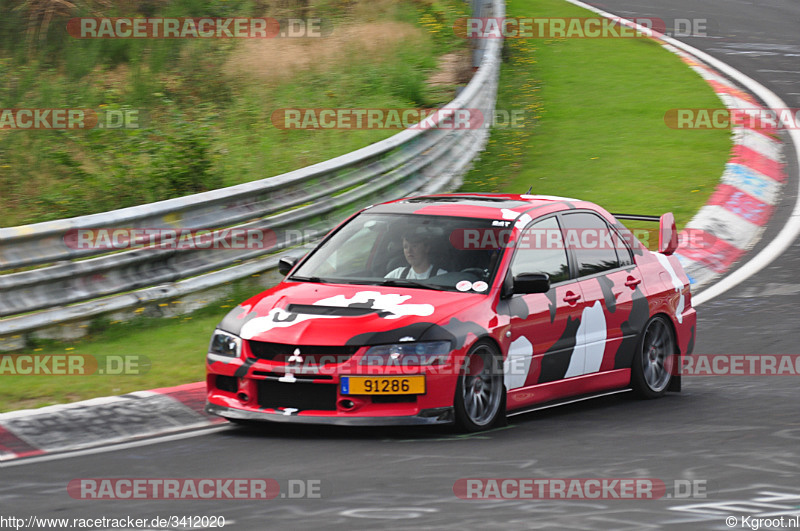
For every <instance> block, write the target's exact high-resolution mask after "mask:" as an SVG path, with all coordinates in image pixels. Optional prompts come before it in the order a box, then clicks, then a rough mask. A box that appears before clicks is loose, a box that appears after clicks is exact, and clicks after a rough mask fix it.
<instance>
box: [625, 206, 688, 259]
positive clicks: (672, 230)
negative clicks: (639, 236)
mask: <svg viewBox="0 0 800 531" xmlns="http://www.w3.org/2000/svg"><path fill="white" fill-rule="evenodd" d="M611 215H612V216H614V217H615V218H617V219H627V220H631V221H652V222H656V221H657V222H658V252H659V253H661V254H665V255H667V256H669V255H671V254H672V253H674V252H675V249H677V248H678V229H677V228H676V226H675V216H673V215H672V212H667V213H666V214H663V215H661V216H645V215H641V214H611Z"/></svg>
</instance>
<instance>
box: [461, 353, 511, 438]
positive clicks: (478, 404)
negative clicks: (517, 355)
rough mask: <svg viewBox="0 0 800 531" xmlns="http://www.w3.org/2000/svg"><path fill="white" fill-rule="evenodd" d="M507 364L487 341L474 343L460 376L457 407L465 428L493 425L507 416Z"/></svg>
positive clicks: (472, 429)
mask: <svg viewBox="0 0 800 531" xmlns="http://www.w3.org/2000/svg"><path fill="white" fill-rule="evenodd" d="M505 393H506V388H505V385H504V383H503V366H502V362H501V358H500V353H499V352H498V351H497V348H496V347H495V346H494V345H493V344H491V343H489V342H485V341H481V342H479V343H477V344H476V345H475V346H473V347H472V348H471V349H470V351H469V353H468V354H467V357H466V358H465V359H464V365H463V367H462V368H461V371H460V372H459V375H458V382H457V384H456V396H455V399H454V403H453V405H454V408H455V416H456V425H457V426H458V427H459V428H460V429H461V430H464V431H480V430H485V429H487V428H490V427H491V426H493V425H494V424H495V423H499V422H501V420H502V419H504V418H505Z"/></svg>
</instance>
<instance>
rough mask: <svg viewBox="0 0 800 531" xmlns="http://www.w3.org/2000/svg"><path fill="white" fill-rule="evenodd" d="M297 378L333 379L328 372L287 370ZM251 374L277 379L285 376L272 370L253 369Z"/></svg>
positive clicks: (283, 373)
mask: <svg viewBox="0 0 800 531" xmlns="http://www.w3.org/2000/svg"><path fill="white" fill-rule="evenodd" d="M289 372H290V373H292V375H293V376H294V377H295V379H297V380H333V376H331V375H330V374H318V373H315V372H310V373H305V374H304V373H300V372H296V371H289ZM253 376H258V377H260V378H272V379H274V380H277V379H278V378H283V377H285V376H286V373H285V372H274V371H253Z"/></svg>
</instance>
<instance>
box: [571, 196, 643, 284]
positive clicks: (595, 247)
mask: <svg viewBox="0 0 800 531" xmlns="http://www.w3.org/2000/svg"><path fill="white" fill-rule="evenodd" d="M562 220H563V222H564V239H565V241H566V244H567V247H569V248H570V249H572V252H573V253H574V255H575V261H576V265H577V267H578V276H582V277H583V276H586V275H594V274H596V273H602V272H603V271H608V270H609V269H616V268H618V267H620V260H619V257H618V255H617V249H616V247H620V246H621V245H622V243H621V241H620V238H619V236H618V235H617V233H616V232H615V231H614V230H613V229H612V228H611V227H609V226H608V223H606V221H605V220H604V219H603V218H601V217H600V216H598V215H597V214H592V213H590V212H574V213H570V214H564V215H563V216H562ZM623 247H624V246H623ZM627 253H628V250H627V249H625V248H623V249H620V254H621V255H622V256H623V257H624V258H625V260H624V261H623V263H627V262H629V261H630V258H629V257H628V254H627Z"/></svg>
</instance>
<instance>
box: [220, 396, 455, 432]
mask: <svg viewBox="0 0 800 531" xmlns="http://www.w3.org/2000/svg"><path fill="white" fill-rule="evenodd" d="M205 410H206V413H210V414H212V415H218V416H220V417H224V418H227V419H237V420H259V421H271V422H294V423H297V424H327V425H337V426H422V425H433V424H452V423H453V420H454V416H453V408H452V407H440V408H433V409H423V410H421V411H420V412H419V413H417V414H416V415H402V416H384V417H365V416H348V415H298V414H296V413H291V414H289V413H273V412H269V411H251V410H244V409H236V408H232V407H227V406H220V405H217V404H212V403H210V402H206V408H205Z"/></svg>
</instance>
